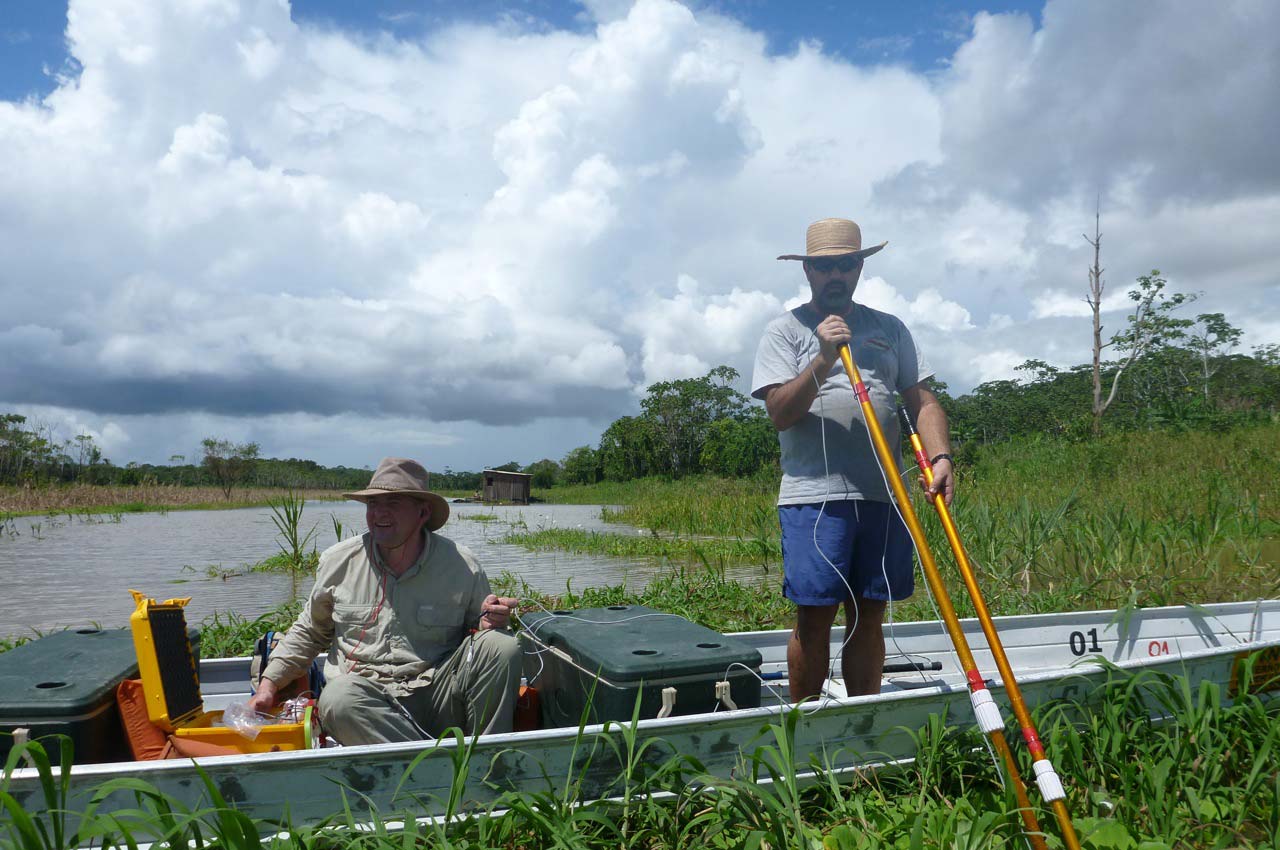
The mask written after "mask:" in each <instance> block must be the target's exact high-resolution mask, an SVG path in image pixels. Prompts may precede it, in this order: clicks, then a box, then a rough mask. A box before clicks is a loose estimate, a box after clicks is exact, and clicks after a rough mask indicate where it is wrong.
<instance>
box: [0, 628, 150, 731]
mask: <svg viewBox="0 0 1280 850" xmlns="http://www.w3.org/2000/svg"><path fill="white" fill-rule="evenodd" d="M137 675H138V659H137V657H136V656H135V655H134V651H133V640H132V639H131V637H130V635H129V632H128V631H127V630H126V629H98V628H84V629H68V630H67V631H62V632H54V633H52V634H48V635H45V636H44V637H41V638H37V639H36V640H33V641H29V642H27V643H24V644H22V645H21V646H18V647H15V648H13V649H11V650H9V651H8V652H4V653H0V720H6V719H14V720H30V719H33V718H49V719H56V718H63V717H74V716H76V715H81V714H87V713H89V712H91V711H93V710H94V709H96V708H98V707H100V706H101V705H103V704H104V703H109V702H113V701H114V700H115V688H116V686H117V685H118V684H120V682H121V681H122V680H124V679H127V678H129V677H130V676H137Z"/></svg>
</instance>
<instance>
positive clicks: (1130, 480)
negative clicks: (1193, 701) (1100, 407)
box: [508, 425, 1280, 613]
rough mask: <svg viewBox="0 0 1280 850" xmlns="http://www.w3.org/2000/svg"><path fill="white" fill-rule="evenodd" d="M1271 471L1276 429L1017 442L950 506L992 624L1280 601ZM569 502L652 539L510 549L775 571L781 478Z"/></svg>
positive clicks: (704, 482)
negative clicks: (1012, 618)
mask: <svg viewBox="0 0 1280 850" xmlns="http://www.w3.org/2000/svg"><path fill="white" fill-rule="evenodd" d="M1276 469H1280V426H1277V425H1266V426H1261V427H1252V428H1242V429H1237V430H1233V431H1229V432H1226V433H1203V432H1186V433H1142V434H1134V435H1124V436H1108V437H1105V438H1103V439H1101V440H1099V441H1097V442H1092V443H1068V442H1064V441H1051V440H1040V441H1023V442H1015V443H1007V444H1002V445H999V446H992V447H988V448H987V449H985V450H984V451H983V452H982V453H981V454H980V456H979V459H978V461H977V462H976V463H974V464H973V465H972V466H970V467H968V468H963V467H962V468H961V469H960V470H959V471H958V474H959V485H958V496H957V498H956V501H955V502H954V503H953V505H952V508H951V510H952V514H953V516H954V518H955V520H956V524H957V526H958V527H959V529H960V533H961V537H962V539H963V541H964V543H965V546H966V549H967V550H968V552H969V555H970V557H971V559H972V560H973V561H974V562H975V564H976V566H977V567H978V569H979V572H980V578H981V580H982V582H983V587H984V590H985V592H986V593H987V596H988V602H989V603H990V604H991V606H992V607H993V609H995V610H996V611H997V613H1014V612H1017V611H1050V610H1065V609H1069V608H1073V607H1105V606H1110V605H1122V604H1141V605H1163V604H1174V603H1179V602H1189V601H1200V602H1208V601H1227V600H1232V599H1244V598H1253V597H1257V596H1270V595H1274V594H1276V593H1277V592H1280V570H1278V569H1277V566H1278V565H1280V479H1278V478H1277V476H1275V475H1274V470H1276ZM914 477H915V476H914V474H913V475H912V476H911V478H912V479H913V480H914ZM912 489H913V492H914V489H915V488H914V485H913V488H912ZM563 491H564V492H561V488H557V489H556V490H552V491H549V492H548V497H549V498H550V497H551V496H555V497H556V498H557V499H558V498H561V497H563V499H564V500H565V501H572V502H579V501H581V502H588V503H589V502H593V501H598V502H600V503H604V504H614V505H621V507H620V508H619V509H618V510H616V511H608V510H606V511H605V517H606V518H608V519H615V520H617V521H619V522H624V523H629V524H632V525H636V526H639V527H640V528H642V529H646V530H648V531H649V533H648V534H645V535H635V536H633V537H628V538H627V539H626V540H623V539H621V537H622V536H621V535H609V534H594V535H591V534H581V533H578V534H575V533H565V532H563V531H558V530H550V531H543V532H536V533H531V534H530V533H523V532H522V533H519V534H515V535H512V536H510V537H509V538H508V539H509V540H511V541H513V542H518V543H521V544H522V545H526V546H529V547H530V548H560V549H572V550H574V551H578V552H593V551H594V552H599V553H601V554H610V553H613V552H619V553H626V554H628V555H631V556H635V555H645V554H648V555H653V556H655V557H666V558H672V559H684V562H685V563H690V564H692V563H696V562H698V561H699V560H702V561H710V562H712V563H715V564H719V565H723V566H732V565H733V564H735V563H740V562H743V561H747V562H751V563H758V562H763V563H766V564H769V565H776V564H777V563H778V562H779V561H780V555H781V548H780V545H779V541H778V529H777V519H776V515H775V511H774V506H773V505H774V499H775V497H776V493H777V485H776V482H774V481H770V480H760V479H752V480H721V479H711V478H691V479H685V480H682V481H674V482H666V481H659V480H643V481H636V482H628V483H625V484H617V483H606V484H601V485H595V486H593V487H575V488H563ZM915 503H916V510H917V512H918V513H919V515H920V517H921V520H922V522H923V524H924V526H925V529H926V532H927V533H928V537H929V543H930V547H931V548H932V550H933V552H934V554H935V555H936V556H937V558H938V561H939V563H940V565H941V566H942V567H943V569H944V571H946V572H947V574H948V575H952V576H954V564H953V559H952V556H951V553H950V548H949V547H948V545H947V542H946V538H945V536H944V535H943V533H942V529H941V527H940V524H939V523H938V521H937V516H936V514H935V512H934V510H933V509H932V507H931V506H929V505H928V504H927V503H925V502H924V501H923V499H920V498H919V497H917V498H916V499H915ZM707 535H714V536H717V537H719V538H720V540H718V541H707V540H706V536H707ZM957 601H958V602H959V603H960V604H959V607H960V608H961V610H962V611H967V610H968V609H967V607H966V605H965V604H964V603H963V602H961V601H960V600H957Z"/></svg>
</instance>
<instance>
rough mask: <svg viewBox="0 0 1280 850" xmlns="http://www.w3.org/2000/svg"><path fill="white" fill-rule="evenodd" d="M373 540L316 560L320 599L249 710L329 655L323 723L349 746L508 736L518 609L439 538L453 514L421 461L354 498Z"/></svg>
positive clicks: (383, 475) (467, 556)
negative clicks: (452, 731)
mask: <svg viewBox="0 0 1280 850" xmlns="http://www.w3.org/2000/svg"><path fill="white" fill-rule="evenodd" d="M344 495H345V496H346V497H347V498H348V499H355V500H357V501H360V502H364V503H365V505H366V509H365V522H366V523H367V524H368V526H369V531H368V532H367V533H366V534H363V535H361V536H360V537H353V538H351V539H348V540H343V541H341V542H340V543H338V544H336V545H334V546H331V547H329V548H328V549H326V550H325V551H324V553H323V554H322V555H321V556H320V566H319V569H318V570H317V572H316V583H315V587H314V588H313V589H312V591H311V596H310V598H309V599H308V600H307V604H306V606H305V607H304V608H303V610H302V614H301V615H299V617H298V620H297V622H296V623H294V624H293V627H292V628H290V629H289V631H288V633H287V634H286V635H285V637H284V639H283V640H282V641H280V644H279V645H278V646H277V647H276V648H275V649H274V651H273V652H272V653H271V660H270V662H269V663H268V664H267V667H266V669H265V670H264V671H263V675H262V681H261V683H260V684H259V686H258V690H257V692H256V693H255V694H254V695H253V697H251V698H250V700H249V706H250V707H251V708H253V709H255V710H257V711H266V710H267V709H269V708H271V707H272V706H273V705H274V704H275V702H276V691H277V688H278V687H279V686H280V685H282V684H284V683H286V682H290V681H292V680H293V679H295V678H297V677H298V676H300V675H302V674H303V673H305V672H306V670H307V668H308V667H309V666H310V664H311V662H312V660H313V659H315V658H316V657H317V656H318V655H320V654H321V653H327V657H326V659H325V664H324V673H325V678H326V680H327V683H326V685H325V688H324V691H323V692H322V693H321V695H320V702H319V705H318V711H319V715H320V723H321V724H322V725H323V726H324V728H325V730H326V732H328V734H330V735H332V736H333V737H334V738H335V739H336V740H337V741H338V742H340V743H342V744H346V745H351V744H372V743H379V742H385V741H413V740H420V739H421V738H423V737H424V733H425V734H429V735H432V736H439V735H440V734H441V733H442V732H444V730H445V729H448V728H449V727H454V726H456V727H460V728H461V729H462V730H463V731H464V732H465V733H467V734H468V735H473V734H477V733H486V732H510V731H511V725H512V720H513V717H514V714H515V701H516V696H517V690H518V688H519V685H520V650H519V646H518V643H517V641H516V639H515V636H514V635H512V634H511V632H510V630H509V623H510V619H511V614H512V611H513V610H514V609H515V606H516V604H517V600H515V599H509V598H500V597H498V596H495V595H494V594H493V593H490V591H489V579H488V577H487V576H485V574H484V570H482V569H481V568H480V564H479V562H478V561H477V560H476V557H475V555H473V554H472V553H471V552H470V551H469V550H468V549H466V548H464V547H462V546H458V545H457V544H455V543H453V542H452V541H450V540H449V539H448V538H445V537H441V536H440V535H439V534H436V533H435V531H436V529H438V528H440V526H442V525H444V523H445V520H447V519H448V518H449V504H448V503H447V502H446V501H445V500H444V499H442V498H441V497H440V496H438V495H437V494H435V493H432V492H430V491H428V490H427V471H426V469H424V468H423V467H422V465H421V464H419V463H417V462H416V461H412V460H407V459H404V458H385V459H384V460H383V461H382V463H380V464H378V469H377V471H376V472H374V474H373V479H372V480H371V481H370V482H369V487H368V488H367V489H365V490H361V491H359V492H357V493H346V494H344Z"/></svg>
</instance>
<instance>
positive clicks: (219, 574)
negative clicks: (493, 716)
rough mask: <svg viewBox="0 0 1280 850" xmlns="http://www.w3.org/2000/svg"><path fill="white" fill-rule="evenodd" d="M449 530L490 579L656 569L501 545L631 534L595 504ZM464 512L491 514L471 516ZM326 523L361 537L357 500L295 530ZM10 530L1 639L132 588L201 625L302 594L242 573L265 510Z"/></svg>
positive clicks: (90, 617)
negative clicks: (539, 534)
mask: <svg viewBox="0 0 1280 850" xmlns="http://www.w3.org/2000/svg"><path fill="white" fill-rule="evenodd" d="M451 508H452V510H453V515H452V517H451V518H450V520H449V523H448V524H447V525H446V526H445V527H444V529H443V532H442V533H444V534H445V535H447V536H449V537H451V538H453V539H454V540H456V541H458V542H460V543H463V544H465V545H467V546H470V547H471V548H472V549H473V550H474V551H475V552H476V554H477V555H478V556H479V558H480V561H481V563H482V564H484V567H485V570H486V571H487V572H488V573H489V574H490V576H497V575H498V574H499V573H500V572H502V571H503V570H510V571H511V572H513V573H515V574H516V575H519V576H520V577H522V578H523V579H524V580H525V581H527V582H528V583H529V585H530V586H531V587H534V588H536V589H538V590H543V591H547V592H552V593H555V592H562V591H563V590H564V588H565V583H566V582H569V581H572V583H573V587H574V588H575V589H581V588H584V587H588V586H595V585H603V584H616V583H618V582H621V581H624V580H625V581H627V582H628V584H631V585H634V586H636V587H640V586H643V584H644V582H645V580H646V579H647V578H648V577H649V576H650V575H652V574H653V573H654V571H655V570H657V569H658V567H657V566H656V565H655V564H654V563H653V562H651V561H648V560H644V559H622V558H609V557H604V556H595V555H571V554H567V553H563V552H530V551H528V550H526V549H524V548H523V547H520V546H511V545H508V544H503V543H499V542H498V541H500V540H501V539H502V538H503V536H505V535H506V534H507V533H508V532H509V531H510V529H511V528H512V526H513V525H515V526H517V527H518V526H519V525H521V524H523V525H524V526H527V527H528V529H529V530H531V531H536V530H539V529H543V528H556V527H559V528H582V529H585V530H592V529H594V530H600V531H613V532H618V533H623V534H635V533H637V531H636V529H634V528H631V527H629V526H624V525H618V524H611V523H605V522H602V521H601V520H600V508H599V506H594V505H532V506H526V507H494V506H491V505H474V504H454V505H451ZM471 516H495V517H496V519H493V520H487V521H478V520H475V519H468V517H471ZM334 519H336V520H337V521H338V522H339V523H341V524H342V525H343V526H344V529H343V532H344V536H350V535H352V534H355V533H359V532H361V531H363V530H364V506H363V505H359V504H357V503H354V502H308V503H307V507H306V509H305V511H304V513H303V517H302V520H303V528H304V529H308V528H311V527H313V526H314V527H315V528H316V536H315V541H316V543H317V545H318V547H319V548H320V549H324V548H325V547H326V546H329V545H331V544H333V543H334V542H335V540H336V537H335V531H334ZM13 527H14V530H16V532H17V534H16V535H2V536H0V581H3V582H4V584H5V585H6V586H7V587H8V592H7V593H5V594H3V596H0V636H5V635H16V634H19V633H22V632H25V631H27V630H28V629H40V630H42V631H43V630H46V629H51V628H57V627H61V626H76V625H83V624H86V623H97V624H100V625H103V626H122V625H125V624H126V623H127V622H128V617H129V614H130V613H131V612H132V609H133V603H132V601H131V599H130V597H129V590H130V589H131V588H132V589H136V590H140V591H142V592H143V593H146V594H147V595H148V596H155V597H159V598H166V599H167V598H169V597H172V596H191V597H192V601H191V604H190V605H189V606H188V609H187V610H188V619H189V620H190V621H192V622H199V621H200V620H201V619H203V618H204V617H205V616H206V615H208V614H210V613H212V612H213V611H215V610H219V611H235V612H237V613H239V614H242V615H244V616H247V617H253V616H257V615H258V614H260V613H263V612H264V611H267V610H270V609H271V608H274V607H275V606H276V605H278V604H280V603H281V602H284V601H286V600H287V599H289V598H290V596H291V595H293V594H294V593H295V592H302V593H305V592H306V591H307V590H309V589H310V585H311V579H310V578H309V577H303V578H302V579H301V580H300V584H301V587H298V588H295V587H293V586H292V582H291V580H290V578H289V577H288V576H285V575H278V574H274V573H246V572H245V571H244V566H245V565H246V564H251V563H257V562H258V561H261V560H262V559H264V558H266V557H268V556H270V555H272V554H275V553H276V552H277V551H278V546H277V543H276V537H277V531H276V528H275V526H274V525H273V524H272V522H271V512H270V510H269V509H267V508H246V509H243V510H232V511H172V512H169V513H166V514H125V515H123V516H122V517H121V518H120V521H119V522H110V521H108V522H101V521H99V520H97V519H94V520H89V521H86V520H84V519H77V518H73V519H68V518H67V517H65V516H63V517H60V518H58V519H50V518H49V517H29V518H21V519H15V520H13Z"/></svg>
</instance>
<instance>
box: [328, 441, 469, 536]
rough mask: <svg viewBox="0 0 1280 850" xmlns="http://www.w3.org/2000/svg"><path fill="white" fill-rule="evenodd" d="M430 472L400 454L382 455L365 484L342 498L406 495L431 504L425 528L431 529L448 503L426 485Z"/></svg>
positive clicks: (442, 518)
mask: <svg viewBox="0 0 1280 850" xmlns="http://www.w3.org/2000/svg"><path fill="white" fill-rule="evenodd" d="M429 477H430V473H428V472H427V470H426V469H424V468H423V466H422V464H420V463H418V462H417V461H416V460H409V459H408V458H404V457H384V458H383V459H382V463H380V464H378V468H377V469H376V470H375V471H374V473H373V477H372V478H370V479H369V486H368V487H366V488H365V489H363V490H357V491H356V492H354V493H343V494H342V495H343V498H347V499H355V500H356V501H357V502H365V503H366V504H367V503H368V501H369V497H370V496H390V495H393V494H394V495H398V496H410V497H412V498H414V499H420V500H421V501H424V502H426V503H427V504H429V505H430V506H431V517H430V518H429V519H428V520H427V530H428V531H435V530H436V529H437V528H439V527H440V526H442V525H444V524H445V521H446V520H448V519H449V503H448V502H446V501H445V500H444V497H443V496H439V495H437V494H435V493H432V492H431V491H430V490H428V489H427V480H428V478H429Z"/></svg>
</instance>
